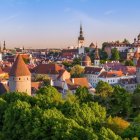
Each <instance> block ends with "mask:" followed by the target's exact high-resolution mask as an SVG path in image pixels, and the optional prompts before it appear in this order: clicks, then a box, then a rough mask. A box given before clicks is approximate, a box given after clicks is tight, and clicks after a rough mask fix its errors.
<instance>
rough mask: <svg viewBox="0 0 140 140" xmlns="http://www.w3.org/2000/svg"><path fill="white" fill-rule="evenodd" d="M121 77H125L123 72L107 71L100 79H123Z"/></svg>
mask: <svg viewBox="0 0 140 140" xmlns="http://www.w3.org/2000/svg"><path fill="white" fill-rule="evenodd" d="M121 76H123V72H122V71H109V72H107V71H104V72H102V73H101V74H100V75H99V77H100V78H102V77H103V78H107V77H108V78H109V77H121Z"/></svg>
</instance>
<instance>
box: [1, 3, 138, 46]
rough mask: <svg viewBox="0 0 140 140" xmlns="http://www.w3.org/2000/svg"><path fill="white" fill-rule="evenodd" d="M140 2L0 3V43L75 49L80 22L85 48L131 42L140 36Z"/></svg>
mask: <svg viewBox="0 0 140 140" xmlns="http://www.w3.org/2000/svg"><path fill="white" fill-rule="evenodd" d="M139 5H140V1H139V0H0V42H1V44H3V40H6V43H7V47H9V48H14V47H22V46H25V48H54V47H56V48H61V47H63V48H64V47H68V46H71V45H74V46H75V45H77V37H78V35H79V24H80V21H81V22H82V24H83V30H84V36H85V39H86V45H89V44H90V43H91V42H94V43H95V42H98V44H99V46H101V43H102V42H104V41H112V40H122V39H124V38H128V39H129V40H130V41H133V38H134V37H136V36H137V35H138V34H139V32H140V18H139V15H140V8H139Z"/></svg>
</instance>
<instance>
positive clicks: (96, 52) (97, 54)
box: [94, 43, 100, 66]
mask: <svg viewBox="0 0 140 140" xmlns="http://www.w3.org/2000/svg"><path fill="white" fill-rule="evenodd" d="M99 65H100V56H99V51H98V46H97V43H96V48H95V53H94V66H99Z"/></svg>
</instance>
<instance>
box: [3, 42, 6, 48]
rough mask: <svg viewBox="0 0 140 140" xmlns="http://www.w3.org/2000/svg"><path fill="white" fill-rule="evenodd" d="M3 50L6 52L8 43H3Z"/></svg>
mask: <svg viewBox="0 0 140 140" xmlns="http://www.w3.org/2000/svg"><path fill="white" fill-rule="evenodd" d="M3 50H6V43H5V41H4V43H3Z"/></svg>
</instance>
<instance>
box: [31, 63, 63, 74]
mask: <svg viewBox="0 0 140 140" xmlns="http://www.w3.org/2000/svg"><path fill="white" fill-rule="evenodd" d="M60 70H63V68H62V67H61V66H59V65H57V64H39V65H38V66H36V67H35V68H34V69H33V72H34V73H37V74H59V71H60Z"/></svg>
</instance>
